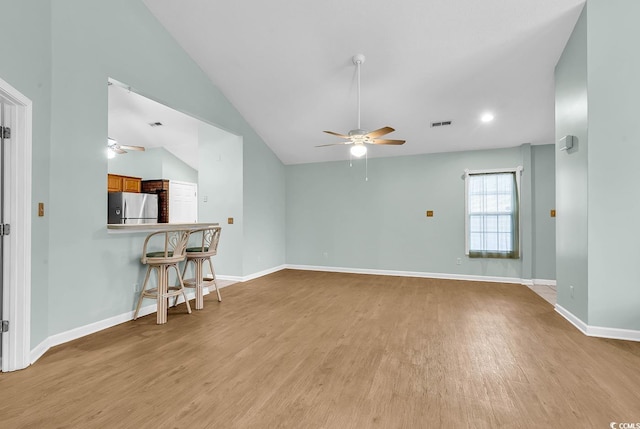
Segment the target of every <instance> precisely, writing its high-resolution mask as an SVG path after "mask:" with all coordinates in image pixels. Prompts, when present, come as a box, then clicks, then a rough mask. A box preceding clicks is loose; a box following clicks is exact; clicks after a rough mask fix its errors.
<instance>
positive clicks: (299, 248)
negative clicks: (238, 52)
mask: <svg viewBox="0 0 640 429" xmlns="http://www.w3.org/2000/svg"><path fill="white" fill-rule="evenodd" d="M532 159H533V160H534V161H533V163H534V164H535V168H534V167H531V164H532V161H531V160H532ZM518 165H523V166H525V165H527V166H526V167H525V170H524V172H523V192H522V195H521V198H522V199H523V210H529V211H532V210H533V208H532V200H533V195H534V194H535V195H540V194H545V195H548V198H544V199H541V200H540V201H539V205H540V206H541V207H540V208H539V209H538V208H536V210H539V211H540V212H541V213H545V212H546V213H547V216H548V213H549V211H550V210H551V209H552V208H554V204H553V195H554V189H553V186H554V182H553V177H549V176H548V172H549V171H552V170H553V148H551V147H545V146H533V147H532V146H530V145H523V146H522V147H515V148H511V149H500V150H486V151H474V152H456V153H440V154H432V155H420V156H410V157H394V158H373V159H369V161H368V178H369V180H368V181H366V180H365V160H364V159H363V160H354V161H353V166H352V167H349V162H347V161H343V162H327V163H318V164H301V165H291V166H287V247H286V248H287V263H289V264H294V265H312V266H320V267H323V266H325V267H341V268H358V269H375V270H392V271H411V272H421V273H439V274H451V275H462V276H465V275H470V276H487V277H502V278H514V279H520V278H522V277H523V264H525V263H526V264H528V266H530V267H535V269H533V271H532V272H531V273H527V276H525V277H524V278H525V279H529V278H532V277H533V278H537V279H550V280H553V279H554V277H553V275H554V271H555V266H554V264H553V263H551V262H550V260H552V259H553V256H552V255H553V251H552V249H553V244H552V243H553V240H554V233H553V229H554V227H555V226H554V223H553V220H548V219H542V218H540V215H538V217H537V222H536V224H535V228H534V226H533V224H532V221H531V219H533V214H532V213H521V215H522V222H523V225H522V228H523V231H531V232H529V233H528V234H527V235H526V236H525V234H523V243H522V244H523V258H522V259H521V260H500V259H469V258H468V257H466V256H465V255H464V243H465V240H464V201H465V197H464V180H463V174H464V170H465V169H472V170H478V169H490V168H511V167H516V166H518ZM525 182H526V183H529V185H528V190H527V189H525V186H524V183H525ZM532 191H533V192H534V194H532V193H531V192H532ZM426 210H433V211H434V217H432V218H427V217H426V216H425V211H426ZM536 213H537V212H536ZM527 219H529V220H528V222H529V223H528V224H525V221H527ZM532 235H535V236H536V237H537V239H538V244H539V245H541V246H542V247H543V248H544V249H546V250H547V251H549V249H551V254H552V255H551V256H549V257H544V258H541V257H539V254H538V253H537V252H533V251H526V252H525V251H524V249H531V248H532V247H533V246H532V244H531V243H530V242H527V240H531V238H530V237H531V236H532ZM526 237H529V238H526ZM458 258H460V260H461V264H460V265H457V264H456V261H457V259H458ZM529 270H530V271H531V270H532V269H529ZM531 276H532V277H531Z"/></svg>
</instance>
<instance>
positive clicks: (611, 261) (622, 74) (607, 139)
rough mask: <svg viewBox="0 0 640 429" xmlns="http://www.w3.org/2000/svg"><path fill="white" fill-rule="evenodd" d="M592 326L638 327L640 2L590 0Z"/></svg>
mask: <svg viewBox="0 0 640 429" xmlns="http://www.w3.org/2000/svg"><path fill="white" fill-rule="evenodd" d="M588 8H589V13H588V15H587V21H588V32H587V45H588V59H587V70H588V72H587V75H588V88H589V128H588V129H589V161H588V165H589V202H588V213H589V324H590V325H595V326H606V327H613V328H626V329H636V330H637V329H640V286H639V285H640V270H639V269H638V261H640V246H638V237H640V225H639V223H638V213H640V198H638V197H637V195H638V180H637V177H638V160H639V159H640V144H639V142H640V127H638V115H639V114H640V109H639V101H638V100H639V99H640V51H639V50H638V40H640V27H638V17H640V2H638V1H637V0H616V1H614V2H612V1H605V0H589V2H588Z"/></svg>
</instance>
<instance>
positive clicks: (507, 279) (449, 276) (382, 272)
mask: <svg viewBox="0 0 640 429" xmlns="http://www.w3.org/2000/svg"><path fill="white" fill-rule="evenodd" d="M284 268H289V269H292V270H305V271H328V272H332V273H349V274H373V275H377V276H396V277H419V278H429V279H445V280H467V281H474V282H492V283H515V284H524V283H523V281H524V280H523V279H520V278H516V277H492V276H474V275H467V274H447V273H425V272H421V271H395V270H374V269H367V268H344V267H322V266H315V265H289V264H288V265H285V266H284Z"/></svg>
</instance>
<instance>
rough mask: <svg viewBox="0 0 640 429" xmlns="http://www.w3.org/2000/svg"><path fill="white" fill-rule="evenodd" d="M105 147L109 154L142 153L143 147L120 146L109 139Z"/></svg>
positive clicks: (114, 140)
mask: <svg viewBox="0 0 640 429" xmlns="http://www.w3.org/2000/svg"><path fill="white" fill-rule="evenodd" d="M107 147H108V148H109V150H110V152H113V153H117V154H123V153H127V151H128V150H137V151H144V147H142V146H129V145H125V144H120V143H118V141H117V140H116V139H112V138H111V137H107Z"/></svg>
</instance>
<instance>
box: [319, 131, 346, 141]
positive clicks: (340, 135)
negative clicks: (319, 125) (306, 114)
mask: <svg viewBox="0 0 640 429" xmlns="http://www.w3.org/2000/svg"><path fill="white" fill-rule="evenodd" d="M323 132H325V133H327V134H331V135H334V136H338V137H342V138H343V139H348V138H349V136H345V135H344V134H338V133H334V132H333V131H323Z"/></svg>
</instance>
